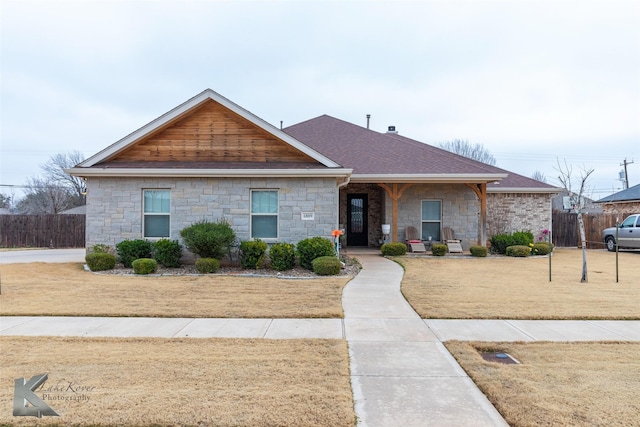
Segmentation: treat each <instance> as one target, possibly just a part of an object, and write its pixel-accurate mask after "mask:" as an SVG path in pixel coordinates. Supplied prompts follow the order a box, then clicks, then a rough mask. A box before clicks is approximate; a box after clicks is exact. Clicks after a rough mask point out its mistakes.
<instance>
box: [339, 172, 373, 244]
mask: <svg viewBox="0 0 640 427" xmlns="http://www.w3.org/2000/svg"><path fill="white" fill-rule="evenodd" d="M382 193H384V190H383V189H382V187H379V186H378V185H377V184H349V185H347V186H346V187H345V188H343V189H341V190H340V226H341V227H342V228H344V229H345V232H346V228H347V194H366V195H367V199H368V218H367V219H368V227H369V246H370V247H375V246H380V243H379V241H380V240H382V220H383V212H384V210H383V205H382ZM347 246H349V241H347Z"/></svg>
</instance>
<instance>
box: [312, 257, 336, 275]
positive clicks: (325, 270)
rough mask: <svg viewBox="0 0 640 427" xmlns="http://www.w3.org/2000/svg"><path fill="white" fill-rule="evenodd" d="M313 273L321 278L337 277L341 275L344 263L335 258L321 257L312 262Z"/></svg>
mask: <svg viewBox="0 0 640 427" xmlns="http://www.w3.org/2000/svg"><path fill="white" fill-rule="evenodd" d="M312 264H313V272H314V273H316V274H318V275H320V276H335V275H336V274H339V273H340V269H341V268H342V263H341V262H340V260H339V259H338V258H336V257H335V256H321V257H319V258H316V259H314V260H313V262H312Z"/></svg>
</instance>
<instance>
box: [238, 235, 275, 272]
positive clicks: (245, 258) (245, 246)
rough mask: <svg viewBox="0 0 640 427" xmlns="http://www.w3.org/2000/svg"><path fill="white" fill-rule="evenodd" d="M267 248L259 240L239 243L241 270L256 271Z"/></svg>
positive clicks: (262, 260)
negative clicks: (250, 269) (251, 269)
mask: <svg viewBox="0 0 640 427" xmlns="http://www.w3.org/2000/svg"><path fill="white" fill-rule="evenodd" d="M268 247H269V246H268V245H267V244H266V243H265V242H263V241H262V240H260V239H255V240H247V241H244V242H240V265H241V266H242V268H254V269H256V270H257V269H258V268H260V267H261V266H262V263H263V262H264V258H265V257H266V255H267V248H268Z"/></svg>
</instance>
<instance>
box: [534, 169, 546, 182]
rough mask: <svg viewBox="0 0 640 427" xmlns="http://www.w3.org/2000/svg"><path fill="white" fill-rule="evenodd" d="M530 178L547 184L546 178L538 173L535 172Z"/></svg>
mask: <svg viewBox="0 0 640 427" xmlns="http://www.w3.org/2000/svg"><path fill="white" fill-rule="evenodd" d="M531 178H533V179H535V180H536V181H540V182H547V177H546V176H544V174H543V173H542V172H540V171H535V172H534V173H533V175H531Z"/></svg>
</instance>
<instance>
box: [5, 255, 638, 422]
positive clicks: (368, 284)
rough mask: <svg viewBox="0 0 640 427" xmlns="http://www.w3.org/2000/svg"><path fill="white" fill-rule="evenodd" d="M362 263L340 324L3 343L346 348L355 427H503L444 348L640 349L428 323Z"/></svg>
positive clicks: (495, 325)
mask: <svg viewBox="0 0 640 427" xmlns="http://www.w3.org/2000/svg"><path fill="white" fill-rule="evenodd" d="M81 251H82V258H80V251H79V250H70V251H63V252H58V251H51V252H52V254H51V257H49V259H50V260H54V259H57V260H58V261H48V262H81V261H82V259H83V258H84V250H81ZM20 252H22V254H20V255H21V256H20V257H18V256H16V258H20V259H21V260H23V261H22V262H33V261H26V260H28V259H31V257H36V258H37V259H38V260H40V261H42V260H43V258H42V252H43V251H20ZM25 252H36V253H35V254H27V253H25ZM45 252H48V251H45ZM7 253H12V252H3V253H0V259H1V258H4V257H3V256H2V255H4V254H7ZM54 254H56V255H54ZM357 257H358V259H359V260H360V262H361V263H362V265H363V267H364V268H363V270H362V271H361V272H360V274H358V276H357V277H356V278H354V279H353V280H352V281H351V282H350V283H349V284H348V285H347V286H346V287H345V289H344V292H343V298H342V303H343V308H344V313H345V318H344V319H193V318H109V317H17V316H16V317H0V336H80V337H164V338H173V337H193V338H205V337H228V338H271V339H296V338H333V339H346V340H347V341H348V343H349V355H350V359H351V384H352V388H353V394H354V400H355V410H356V415H357V416H358V425H359V426H385V427H390V426H425V425H429V426H439V425H447V426H451V425H473V426H505V425H507V424H506V422H505V421H504V420H503V418H502V417H501V416H500V414H499V413H498V412H497V411H496V410H495V408H494V407H493V406H492V405H491V404H490V403H489V401H488V400H487V399H486V397H485V396H484V395H483V394H482V393H481V392H480V391H479V390H478V388H477V387H476V386H475V384H474V383H473V381H471V379H470V378H469V377H468V376H467V375H466V374H465V372H464V371H463V370H462V368H461V367H460V366H459V365H458V364H457V362H456V361H455V359H454V358H453V357H452V356H451V355H450V354H449V352H448V351H447V350H446V348H445V347H444V345H443V344H442V342H443V341H447V340H453V339H455V340H472V341H538V340H543V341H640V321H544V320H439V319H426V320H423V319H420V317H419V316H418V315H417V314H416V313H415V311H413V309H412V308H411V306H410V305H409V304H408V303H407V301H406V300H405V299H404V297H403V296H402V294H401V292H400V283H401V280H402V275H403V271H402V268H401V267H400V266H398V265H397V264H396V263H394V262H392V261H389V260H387V259H385V258H382V257H380V256H379V255H374V254H369V253H364V254H357ZM78 258H80V259H79V260H78ZM4 260H5V259H3V261H4ZM13 262H17V261H13Z"/></svg>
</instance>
